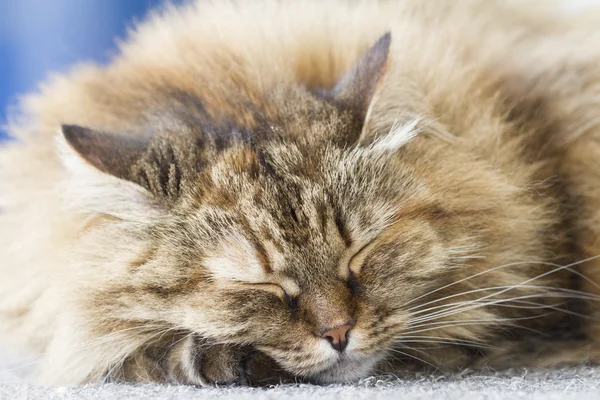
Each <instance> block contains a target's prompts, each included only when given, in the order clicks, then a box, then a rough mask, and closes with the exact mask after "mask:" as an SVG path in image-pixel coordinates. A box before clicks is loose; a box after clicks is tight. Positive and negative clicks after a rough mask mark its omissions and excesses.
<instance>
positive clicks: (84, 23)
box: [0, 0, 181, 139]
mask: <svg viewBox="0 0 600 400" xmlns="http://www.w3.org/2000/svg"><path fill="white" fill-rule="evenodd" d="M170 2H174V3H179V2H181V0H179V1H178V0H175V1H173V0H171V1H170ZM163 3H165V0H0V124H1V125H4V124H5V123H6V117H7V113H6V111H7V107H8V106H10V105H11V104H15V102H16V98H17V95H18V94H21V93H25V92H29V91H32V90H35V89H36V88H37V84H38V83H39V82H40V81H42V80H43V79H44V78H45V77H46V76H47V75H48V74H49V73H50V72H60V71H64V70H65V69H66V68H67V67H68V66H69V65H71V64H73V63H75V62H77V61H83V60H95V61H98V62H106V61H107V60H108V59H109V57H110V55H111V54H114V52H115V49H116V46H115V43H116V42H115V39H116V38H117V37H123V36H124V34H125V32H126V29H127V26H128V25H129V24H130V23H131V22H132V21H134V20H139V19H140V18H142V17H143V16H144V15H145V13H146V12H147V10H148V9H149V8H152V7H155V6H159V5H161V4H163ZM3 138H4V139H5V138H6V133H5V132H3V131H1V130H0V139H3Z"/></svg>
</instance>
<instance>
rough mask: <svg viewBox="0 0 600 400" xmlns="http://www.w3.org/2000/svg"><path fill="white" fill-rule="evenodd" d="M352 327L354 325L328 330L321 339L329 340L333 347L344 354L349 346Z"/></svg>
mask: <svg viewBox="0 0 600 400" xmlns="http://www.w3.org/2000/svg"><path fill="white" fill-rule="evenodd" d="M352 327H353V325H352V324H344V325H342V326H338V327H336V328H333V329H327V330H325V332H323V333H322V334H321V337H322V338H324V339H327V340H329V343H331V347H333V348H334V349H336V350H337V351H339V352H342V351H344V349H345V348H346V347H347V346H348V331H350V329H352Z"/></svg>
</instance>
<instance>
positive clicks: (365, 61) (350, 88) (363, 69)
mask: <svg viewBox="0 0 600 400" xmlns="http://www.w3.org/2000/svg"><path fill="white" fill-rule="evenodd" d="M391 41H392V35H391V33H390V32H387V33H385V34H384V35H383V36H381V37H380V38H379V39H378V40H377V41H376V42H375V43H374V44H373V45H372V46H371V47H370V48H369V49H368V50H367V51H366V52H365V53H364V54H362V55H361V56H360V57H359V59H358V60H357V61H356V62H355V63H354V65H353V66H352V67H351V68H350V69H349V70H348V71H347V72H346V73H345V74H344V75H343V76H342V77H341V78H340V79H339V80H338V82H337V83H336V84H335V86H334V87H333V88H332V89H330V90H325V91H321V92H319V93H318V94H319V95H320V96H321V97H323V98H325V99H327V100H329V101H330V102H331V103H333V104H334V105H336V106H337V107H338V108H339V109H340V110H342V111H343V112H345V113H346V114H348V115H350V116H351V117H352V122H353V125H354V127H355V128H354V130H353V133H352V137H350V138H345V139H344V140H345V141H347V142H349V143H356V142H358V141H360V138H361V137H363V136H364V134H365V132H366V131H367V130H368V127H369V119H370V116H371V111H372V109H373V105H374V104H375V102H376V100H377V96H378V93H379V91H380V89H381V86H382V82H383V79H384V78H385V75H386V73H387V70H388V64H389V52H390V45H391Z"/></svg>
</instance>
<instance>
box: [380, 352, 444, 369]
mask: <svg viewBox="0 0 600 400" xmlns="http://www.w3.org/2000/svg"><path fill="white" fill-rule="evenodd" d="M411 350H412V349H411ZM389 351H391V352H392V353H398V354H402V355H404V356H407V357H410V358H414V359H415V360H417V361H419V362H422V363H423V364H427V365H429V366H431V367H433V368H435V370H436V371H439V367H438V366H437V365H434V364H432V363H430V362H429V361H426V360H424V359H422V358H419V357H417V356H415V355H414V354H410V353H406V352H404V351H401V350H398V349H389ZM417 351H420V352H421V353H424V354H426V355H427V356H429V357H430V356H431V355H430V354H427V353H425V352H423V351H421V350H417Z"/></svg>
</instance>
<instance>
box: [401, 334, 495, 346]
mask: <svg viewBox="0 0 600 400" xmlns="http://www.w3.org/2000/svg"><path fill="white" fill-rule="evenodd" d="M395 339H396V340H399V341H404V339H409V340H413V339H427V340H444V341H452V342H453V343H455V344H470V345H474V346H480V345H486V344H485V343H484V342H483V341H477V340H466V339H459V338H450V337H440V336H423V335H400V336H397V337H395Z"/></svg>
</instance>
